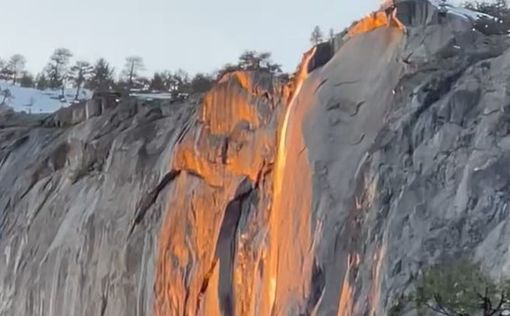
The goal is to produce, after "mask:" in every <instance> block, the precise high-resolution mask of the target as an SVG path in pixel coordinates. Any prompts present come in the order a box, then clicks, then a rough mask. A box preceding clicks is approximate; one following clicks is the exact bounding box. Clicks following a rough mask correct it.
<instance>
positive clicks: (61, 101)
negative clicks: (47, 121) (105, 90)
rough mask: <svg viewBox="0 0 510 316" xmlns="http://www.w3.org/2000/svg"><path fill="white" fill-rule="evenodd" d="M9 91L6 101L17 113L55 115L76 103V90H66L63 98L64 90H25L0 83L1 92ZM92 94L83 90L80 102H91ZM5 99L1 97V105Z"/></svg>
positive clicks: (6, 83) (3, 82)
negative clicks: (63, 108) (9, 95)
mask: <svg viewBox="0 0 510 316" xmlns="http://www.w3.org/2000/svg"><path fill="white" fill-rule="evenodd" d="M6 89H8V90H9V91H10V94H11V97H10V98H6V99H5V103H6V105H7V106H9V107H11V108H12V109H13V110H14V111H15V112H27V113H34V114H39V113H53V112H55V111H57V110H59V109H60V108H62V107H67V106H69V105H71V104H73V102H74V98H75V95H76V89H65V90H64V96H63V97H62V90H61V89H58V90H50V89H48V90H38V89H35V88H23V87H20V86H15V85H12V84H11V83H8V82H5V81H0V91H4V90H6ZM91 97H92V92H91V91H88V90H82V92H81V93H80V96H79V99H80V100H89V99H90V98H91ZM3 99H4V97H3V96H1V95H0V103H1V102H2V101H3Z"/></svg>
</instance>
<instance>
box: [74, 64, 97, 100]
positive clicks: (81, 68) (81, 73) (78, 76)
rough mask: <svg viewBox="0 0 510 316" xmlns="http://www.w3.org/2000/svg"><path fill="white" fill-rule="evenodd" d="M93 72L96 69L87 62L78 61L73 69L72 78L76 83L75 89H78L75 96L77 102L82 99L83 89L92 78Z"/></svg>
mask: <svg viewBox="0 0 510 316" xmlns="http://www.w3.org/2000/svg"><path fill="white" fill-rule="evenodd" d="M93 70H94V67H93V66H91V65H90V63H89V62H86V61H77V62H76V64H75V65H74V66H73V67H71V73H70V78H71V80H72V81H73V83H74V87H75V88H76V95H75V96H74V99H75V100H78V98H79V97H80V91H81V87H82V85H83V83H84V82H85V80H87V79H88V78H90V76H91V74H92V71H93Z"/></svg>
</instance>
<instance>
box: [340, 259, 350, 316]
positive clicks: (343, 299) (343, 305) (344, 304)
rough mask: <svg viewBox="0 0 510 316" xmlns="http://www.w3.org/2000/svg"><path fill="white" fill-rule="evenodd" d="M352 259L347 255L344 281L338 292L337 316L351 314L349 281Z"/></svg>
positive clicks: (348, 315)
mask: <svg viewBox="0 0 510 316" xmlns="http://www.w3.org/2000/svg"><path fill="white" fill-rule="evenodd" d="M352 262H353V258H352V255H349V258H348V260H347V270H346V271H345V276H344V281H343V283H342V290H341V291H340V301H339V304H338V314H337V315H338V316H352V315H353V313H352V311H353V302H352V295H353V291H352V288H351V284H350V281H349V278H350V274H351V268H352Z"/></svg>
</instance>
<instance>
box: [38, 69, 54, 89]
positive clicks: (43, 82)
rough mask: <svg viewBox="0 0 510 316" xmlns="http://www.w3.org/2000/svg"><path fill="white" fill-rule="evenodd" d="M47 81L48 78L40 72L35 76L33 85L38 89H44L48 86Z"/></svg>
mask: <svg viewBox="0 0 510 316" xmlns="http://www.w3.org/2000/svg"><path fill="white" fill-rule="evenodd" d="M49 85H50V84H49V82H48V78H46V75H45V74H44V73H40V74H39V75H38V76H37V78H36V83H35V87H36V89H38V90H46V89H48V88H49Z"/></svg>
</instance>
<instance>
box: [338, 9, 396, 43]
mask: <svg viewBox="0 0 510 316" xmlns="http://www.w3.org/2000/svg"><path fill="white" fill-rule="evenodd" d="M396 13H397V9H396V8H394V9H392V10H391V12H390V13H388V12H387V11H385V10H381V11H376V12H373V13H372V14H370V15H368V16H366V17H364V18H363V19H361V20H360V21H358V23H356V24H355V25H353V26H352V27H350V28H349V30H348V32H347V36H348V37H354V36H356V35H359V34H364V33H368V32H371V31H373V30H375V29H378V28H381V27H395V28H398V29H400V30H404V29H405V27H404V24H402V23H401V22H400V21H399V20H398V18H397V15H396Z"/></svg>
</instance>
